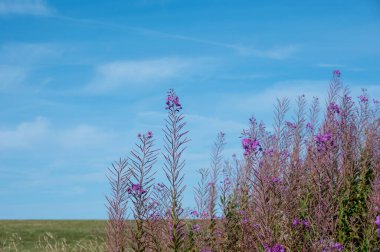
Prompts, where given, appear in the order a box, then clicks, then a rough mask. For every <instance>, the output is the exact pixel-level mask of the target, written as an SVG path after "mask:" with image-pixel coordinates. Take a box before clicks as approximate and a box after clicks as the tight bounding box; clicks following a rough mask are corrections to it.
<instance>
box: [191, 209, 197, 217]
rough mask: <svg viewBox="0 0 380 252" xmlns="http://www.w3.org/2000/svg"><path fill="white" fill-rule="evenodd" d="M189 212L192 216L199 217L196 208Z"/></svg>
mask: <svg viewBox="0 0 380 252" xmlns="http://www.w3.org/2000/svg"><path fill="white" fill-rule="evenodd" d="M190 214H191V215H192V216H194V217H199V213H198V211H196V210H193V211H191V212H190Z"/></svg>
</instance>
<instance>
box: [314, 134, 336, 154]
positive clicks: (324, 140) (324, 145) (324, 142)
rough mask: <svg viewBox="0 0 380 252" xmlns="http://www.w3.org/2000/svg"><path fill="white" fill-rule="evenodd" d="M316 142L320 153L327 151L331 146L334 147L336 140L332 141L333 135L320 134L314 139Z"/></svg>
mask: <svg viewBox="0 0 380 252" xmlns="http://www.w3.org/2000/svg"><path fill="white" fill-rule="evenodd" d="M314 140H315V143H316V144H317V150H318V151H323V150H327V149H328V147H329V146H333V145H334V140H333V139H332V134H331V133H326V134H318V135H316V136H315V137H314Z"/></svg>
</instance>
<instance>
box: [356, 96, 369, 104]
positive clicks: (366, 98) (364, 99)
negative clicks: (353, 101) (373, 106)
mask: <svg viewBox="0 0 380 252" xmlns="http://www.w3.org/2000/svg"><path fill="white" fill-rule="evenodd" d="M358 98H359V100H360V101H361V102H364V103H366V102H368V97H366V96H364V95H360V96H358Z"/></svg>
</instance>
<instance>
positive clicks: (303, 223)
mask: <svg viewBox="0 0 380 252" xmlns="http://www.w3.org/2000/svg"><path fill="white" fill-rule="evenodd" d="M292 226H293V227H298V226H302V227H305V228H306V229H308V228H309V221H308V220H300V219H298V218H295V219H294V220H293V223H292Z"/></svg>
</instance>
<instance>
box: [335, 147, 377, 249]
mask: <svg viewBox="0 0 380 252" xmlns="http://www.w3.org/2000/svg"><path fill="white" fill-rule="evenodd" d="M353 166H354V167H353V171H354V174H353V176H351V177H348V178H347V180H348V183H346V186H345V188H344V191H343V195H342V201H341V205H340V209H339V217H338V218H339V220H338V230H339V231H338V240H339V241H340V242H341V243H342V244H347V245H348V246H349V247H351V246H353V247H355V248H357V251H368V250H369V244H368V238H369V237H367V235H368V230H367V229H368V228H370V227H371V224H370V223H367V222H368V198H369V196H370V194H371V192H372V182H373V179H374V172H373V168H372V164H371V157H370V155H368V154H367V153H363V155H362V159H361V160H360V162H354V163H353Z"/></svg>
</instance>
